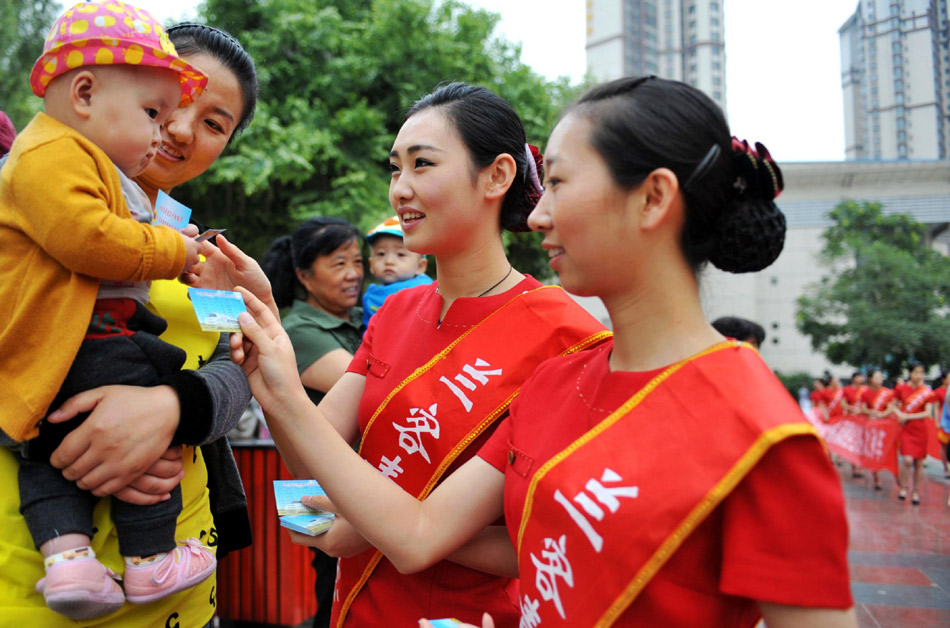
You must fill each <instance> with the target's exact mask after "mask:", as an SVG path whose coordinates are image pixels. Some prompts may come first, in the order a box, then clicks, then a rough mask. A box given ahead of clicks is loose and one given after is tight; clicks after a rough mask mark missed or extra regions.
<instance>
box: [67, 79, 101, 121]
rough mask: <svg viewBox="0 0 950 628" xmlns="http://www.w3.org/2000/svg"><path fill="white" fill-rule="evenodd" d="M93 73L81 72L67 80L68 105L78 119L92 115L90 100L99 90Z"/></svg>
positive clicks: (97, 81)
mask: <svg viewBox="0 0 950 628" xmlns="http://www.w3.org/2000/svg"><path fill="white" fill-rule="evenodd" d="M99 85H100V83H99V80H98V78H97V77H96V74H95V72H93V71H91V70H82V71H80V72H77V73H76V74H75V75H73V76H72V78H70V79H69V104H70V105H71V106H72V108H73V111H74V112H75V113H76V115H77V116H79V117H80V118H89V116H91V115H92V99H93V95H94V94H95V92H96V90H97V89H98V88H99Z"/></svg>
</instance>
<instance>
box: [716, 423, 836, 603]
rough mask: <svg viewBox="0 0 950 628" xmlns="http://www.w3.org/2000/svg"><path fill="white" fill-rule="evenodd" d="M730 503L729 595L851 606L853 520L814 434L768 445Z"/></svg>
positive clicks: (725, 580) (726, 539)
mask: <svg viewBox="0 0 950 628" xmlns="http://www.w3.org/2000/svg"><path fill="white" fill-rule="evenodd" d="M722 508H723V558H722V572H721V580H720V588H721V590H722V592H723V593H727V594H731V595H739V596H742V597H747V598H751V599H754V600H764V601H768V602H774V603H777V604H789V605H794V606H814V607H820V608H849V607H851V606H852V605H853V601H852V599H851V588H850V583H849V573H848V561H847V552H848V523H847V520H846V519H845V512H844V498H843V497H842V494H841V487H840V483H839V481H838V477H837V474H836V473H835V470H834V468H833V467H832V466H831V462H830V461H829V459H828V456H827V455H826V454H825V451H824V450H823V449H822V447H821V444H820V443H819V442H818V441H817V440H816V439H815V438H812V437H810V436H804V437H792V438H789V439H786V440H784V441H782V442H780V443H778V444H777V445H775V446H774V447H772V449H770V450H769V451H768V453H766V454H765V456H764V457H763V458H762V460H761V461H759V463H758V465H756V467H755V468H754V469H753V470H752V472H751V473H750V474H749V475H748V476H747V477H746V478H745V479H744V480H743V481H742V483H741V484H740V485H739V486H738V487H736V489H735V491H733V493H732V494H731V495H730V496H729V497H728V499H726V501H725V502H724V503H723V505H722Z"/></svg>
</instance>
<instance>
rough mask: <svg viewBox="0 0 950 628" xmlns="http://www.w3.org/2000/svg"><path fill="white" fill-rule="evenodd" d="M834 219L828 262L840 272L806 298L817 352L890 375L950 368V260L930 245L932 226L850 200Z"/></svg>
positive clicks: (804, 326) (802, 309)
mask: <svg viewBox="0 0 950 628" xmlns="http://www.w3.org/2000/svg"><path fill="white" fill-rule="evenodd" d="M830 217H831V219H832V220H833V221H834V224H832V226H830V227H829V228H828V229H827V230H826V231H825V233H824V235H823V237H824V240H825V247H824V249H823V251H822V261H823V262H824V263H825V264H826V265H827V266H828V267H829V268H830V269H832V270H833V272H832V274H829V275H826V276H824V277H822V279H821V281H820V282H819V283H818V284H816V285H813V286H811V287H810V288H809V289H808V291H807V292H806V294H805V295H803V296H801V297H799V299H798V311H797V320H796V326H797V327H798V329H799V331H801V332H802V333H803V334H805V335H807V336H809V337H810V339H811V345H812V347H813V348H814V349H815V350H816V351H820V352H822V353H823V354H824V355H825V356H826V357H827V358H828V360H830V361H831V362H833V363H835V364H854V365H873V366H878V367H881V368H883V369H884V370H885V371H888V372H890V373H896V372H898V371H899V370H901V369H902V368H904V367H906V365H907V363H908V362H909V361H911V360H918V361H920V362H923V363H924V364H935V363H942V364H944V365H947V364H948V363H950V317H948V307H950V259H948V258H947V257H945V256H943V255H941V254H939V253H938V252H936V251H934V250H933V249H931V248H929V247H928V246H927V244H926V242H927V230H926V226H925V225H923V224H922V223H919V222H917V221H916V220H914V219H913V217H911V216H908V215H904V214H895V215H890V216H885V215H884V213H883V208H882V206H881V205H880V204H878V203H856V202H854V201H846V202H843V203H841V204H839V205H838V206H837V207H835V208H834V210H832V211H831V213H830Z"/></svg>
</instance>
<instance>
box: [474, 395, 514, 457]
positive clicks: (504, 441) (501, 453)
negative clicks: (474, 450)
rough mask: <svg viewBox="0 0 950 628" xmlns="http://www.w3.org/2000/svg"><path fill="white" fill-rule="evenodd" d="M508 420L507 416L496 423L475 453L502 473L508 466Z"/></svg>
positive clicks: (509, 446) (509, 448)
mask: <svg viewBox="0 0 950 628" xmlns="http://www.w3.org/2000/svg"><path fill="white" fill-rule="evenodd" d="M517 402H518V400H517V399H515V401H514V403H517ZM509 421H511V418H510V417H507V418H505V419H503V420H502V422H501V423H499V424H498V427H497V428H496V429H495V433H494V434H492V435H491V438H489V439H488V442H486V443H485V444H484V445H482V448H481V449H479V450H478V454H477V455H478V457H479V458H481V459H482V460H484V461H485V462H487V463H488V464H490V465H491V466H493V467H495V468H496V469H498V470H499V471H501V472H502V473H504V472H505V468H506V467H507V466H508V452H509V451H511V445H510V443H509V441H510V438H509V432H510V430H509V425H510V423H509Z"/></svg>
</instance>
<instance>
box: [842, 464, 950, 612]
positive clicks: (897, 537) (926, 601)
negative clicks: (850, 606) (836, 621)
mask: <svg viewBox="0 0 950 628" xmlns="http://www.w3.org/2000/svg"><path fill="white" fill-rule="evenodd" d="M838 471H839V475H840V477H841V482H842V487H843V489H844V494H845V499H846V501H847V510H848V523H849V525H850V528H851V541H850V547H849V554H848V558H849V562H850V565H851V583H852V586H851V588H852V591H853V593H854V602H855V605H856V607H857V612H858V621H859V626H860V628H903V627H905V626H906V627H908V628H930V627H938V626H939V627H941V628H946V627H947V626H950V507H948V506H947V496H948V494H950V480H945V479H944V477H943V470H942V469H941V468H940V465H939V464H938V463H937V461H936V460H934V459H932V458H931V459H929V460H928V463H927V466H926V472H927V473H926V477H925V479H924V490H923V491H922V492H921V504H920V505H919V506H913V505H911V503H910V500H909V499H908V500H907V501H899V500H898V499H897V486H896V484H895V483H894V481H893V476H891V475H890V474H889V473H886V472H885V473H882V478H883V479H884V482H883V484H884V490H882V491H880V492H876V491H874V489H873V487H872V483H871V478H870V474H869V473H865V474H864V477H861V478H852V477H851V469H850V466H849V465H847V464H844V465H842V466H840V467H839V469H838Z"/></svg>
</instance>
